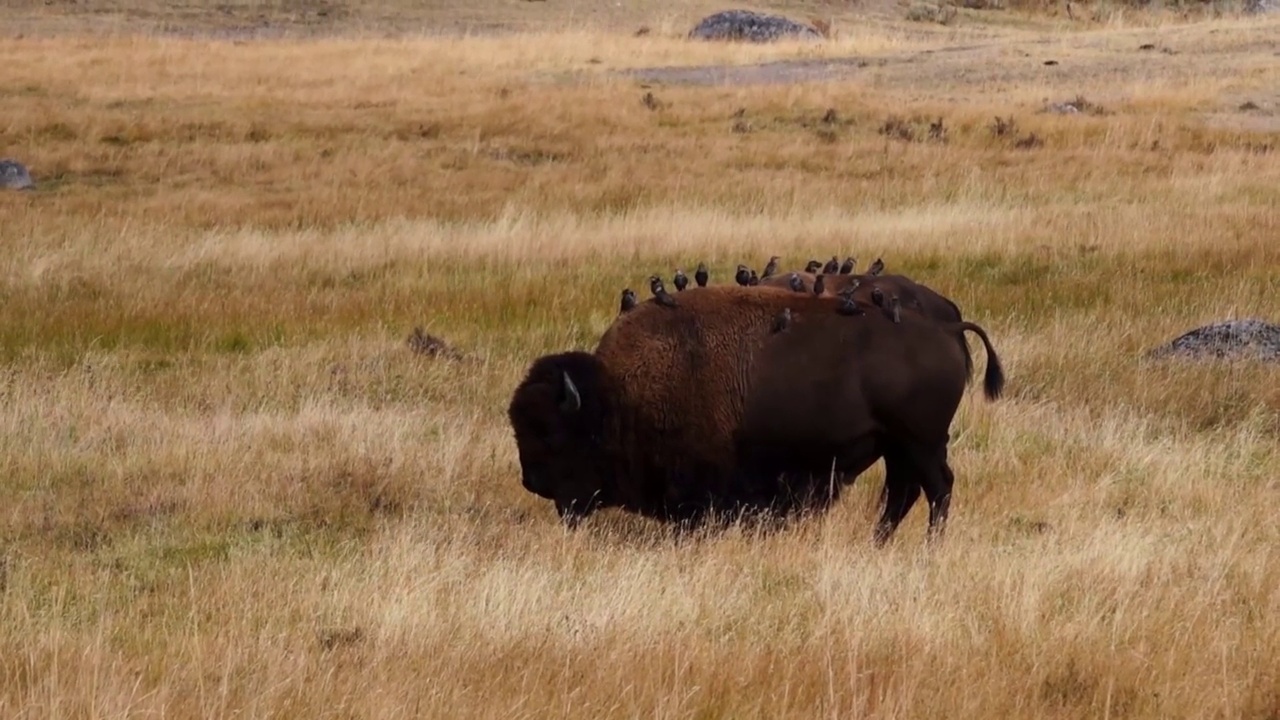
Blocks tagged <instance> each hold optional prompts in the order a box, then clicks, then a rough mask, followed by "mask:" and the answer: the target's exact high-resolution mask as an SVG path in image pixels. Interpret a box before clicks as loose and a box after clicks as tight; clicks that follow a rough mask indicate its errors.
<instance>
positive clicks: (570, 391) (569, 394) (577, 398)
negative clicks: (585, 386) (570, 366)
mask: <svg viewBox="0 0 1280 720" xmlns="http://www.w3.org/2000/svg"><path fill="white" fill-rule="evenodd" d="M560 374H561V375H564V400H562V401H561V402H560V409H561V410H563V411H565V412H567V413H571V412H578V410H581V409H582V395H580V394H578V386H577V385H574V384H573V379H572V378H570V377H569V373H567V372H561V373H560Z"/></svg>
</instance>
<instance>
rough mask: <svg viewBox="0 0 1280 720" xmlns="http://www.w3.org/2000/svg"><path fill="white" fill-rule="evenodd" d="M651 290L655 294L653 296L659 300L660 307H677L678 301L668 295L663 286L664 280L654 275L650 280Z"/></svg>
mask: <svg viewBox="0 0 1280 720" xmlns="http://www.w3.org/2000/svg"><path fill="white" fill-rule="evenodd" d="M649 290H651V291H652V292H653V296H654V297H655V298H657V299H658V304H659V305H665V306H666V307H675V306H676V299H675V298H673V297H671V295H670V294H668V293H667V289H666V288H665V287H663V286H662V278H660V277H658V276H657V275H653V276H651V277H650V278H649Z"/></svg>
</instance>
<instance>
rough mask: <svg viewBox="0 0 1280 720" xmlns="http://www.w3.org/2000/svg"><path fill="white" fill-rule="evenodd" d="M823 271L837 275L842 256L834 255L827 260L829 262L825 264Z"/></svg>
mask: <svg viewBox="0 0 1280 720" xmlns="http://www.w3.org/2000/svg"><path fill="white" fill-rule="evenodd" d="M822 272H824V273H826V274H828V275H835V274H836V273H838V272H840V258H838V257H836V256H835V255H832V256H831V259H830V260H828V261H827V264H826V265H824V266H823V268H822Z"/></svg>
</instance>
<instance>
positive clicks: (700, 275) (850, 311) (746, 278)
mask: <svg viewBox="0 0 1280 720" xmlns="http://www.w3.org/2000/svg"><path fill="white" fill-rule="evenodd" d="M780 259H781V258H780V257H779V256H777V255H774V256H772V257H770V258H769V262H768V263H766V264H765V266H764V270H763V271H761V272H760V274H759V275H757V274H756V271H755V270H754V269H752V268H749V267H747V266H746V265H742V264H739V265H738V269H737V272H736V273H735V274H734V276H733V279H734V281H735V282H737V283H738V284H739V285H741V286H743V287H752V286H757V285H759V284H760V280H761V279H764V278H769V277H772V276H774V275H776V274H777V272H778V261H779V260H780ZM857 265H858V260H857V258H854V257H847V258H845V260H844V262H843V263H842V262H840V259H839V257H837V256H832V257H831V259H830V260H828V261H827V262H826V264H825V265H824V264H823V263H822V261H820V260H810V261H809V262H808V264H807V265H805V268H804V271H805V272H806V273H809V274H815V273H816V277H815V278H814V280H813V285H812V288H811V289H812V291H813V294H814V295H822V294H823V293H824V292H826V281H825V276H826V275H852V274H853V271H854V269H855V268H857ZM882 272H884V260H883V259H881V258H876V259H875V262H873V263H871V267H869V268H867V273H866V274H867V275H870V276H876V275H880V274H881V273H882ZM709 279H710V274H709V273H708V272H707V264H706V263H704V262H700V263H698V269H697V270H696V271H695V272H694V274H693V280H694V282H695V283H697V285H698V287H706V286H707V282H708V280H709ZM672 282H673V284H674V285H675V286H676V292H684V291H685V289H686V288H688V287H689V276H687V275H685V273H684V270H681V269H680V268H676V272H675V277H674V278H673V280H672ZM859 285H860V282H859V280H858V279H857V278H853V279H852V280H851V281H850V282H849V283H848V284H847V285H846V286H845V287H844V288H843V289H842V290H840V291H839V292H838V293H836V297H837V298H839V299H840V305H839V306H838V307H837V308H836V310H837V312H839V313H841V314H843V315H861V314H862V310H861V309H860V308H859V307H858V306H857V303H855V302H854V300H853V293H854V291H855V290H857V288H858V287H859ZM787 286H788V287H789V288H790V289H791V290H792V291H793V292H799V293H802V292H806V291H807V288H806V287H805V283H804V280H803V279H802V278H801V277H800V275H799V274H798V273H794V272H793V273H791V275H790V277H789V278H788V279H787ZM649 292H650V293H652V294H653V297H654V299H655V300H656V301H657V303H658V304H659V305H662V306H663V307H676V304H677V303H676V299H675V297H673V296H672V295H671V293H669V292H667V289H666V286H665V285H664V284H663V282H662V278H661V277H659V276H658V275H652V276H650V277H649ZM637 302H638V299H637V298H636V294H635V291H633V290H632V289H631V288H625V289H624V290H623V291H622V303H621V306H620V308H619V310H620V312H623V313H626V312H629V311H631V310H632V309H633V308H635V306H636V304H637ZM871 302H872V303H874V304H875V305H876V306H877V307H881V308H885V309H887V310H889V311H890V312H891V313H892V316H893V321H894V322H895V323H896V322H901V321H902V320H901V303H900V302H899V300H898V297H897V296H896V295H894V296H892V297H890V298H889V299H888V300H887V302H886V299H885V297H884V293H883V292H882V291H881V290H880V288H878V287H874V286H873V287H872V288H871ZM790 320H791V318H790V311H789V310H788V311H785V312H784V313H783V314H782V315H780V316H779V317H778V319H777V324H776V329H778V330H783V329H786V327H787V325H789V324H790Z"/></svg>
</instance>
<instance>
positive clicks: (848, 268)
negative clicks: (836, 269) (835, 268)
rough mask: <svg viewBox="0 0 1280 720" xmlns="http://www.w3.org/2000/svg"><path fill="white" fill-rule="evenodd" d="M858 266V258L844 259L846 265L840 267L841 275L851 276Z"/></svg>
mask: <svg viewBox="0 0 1280 720" xmlns="http://www.w3.org/2000/svg"><path fill="white" fill-rule="evenodd" d="M857 264H858V261H857V259H856V258H854V257H847V258H845V259H844V264H843V265H841V266H840V274H841V275H851V274H853V268H854V267H855V266H856V265H857Z"/></svg>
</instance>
